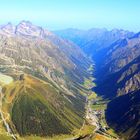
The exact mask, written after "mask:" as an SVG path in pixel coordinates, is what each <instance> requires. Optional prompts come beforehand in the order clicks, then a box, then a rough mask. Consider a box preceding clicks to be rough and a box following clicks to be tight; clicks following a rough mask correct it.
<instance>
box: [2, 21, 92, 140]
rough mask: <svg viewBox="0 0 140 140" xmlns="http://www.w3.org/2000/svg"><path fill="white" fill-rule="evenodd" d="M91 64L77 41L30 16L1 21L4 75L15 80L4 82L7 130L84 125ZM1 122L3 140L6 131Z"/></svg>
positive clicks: (52, 130) (20, 132) (58, 131)
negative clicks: (62, 36) (67, 38)
mask: <svg viewBox="0 0 140 140" xmlns="http://www.w3.org/2000/svg"><path fill="white" fill-rule="evenodd" d="M90 64H91V60H90V59H88V58H87V57H86V56H85V54H84V53H83V52H82V51H81V49H80V48H79V47H78V46H77V45H75V44H74V43H72V42H70V41H66V40H64V39H62V38H60V37H58V36H56V35H55V34H54V33H52V32H50V31H48V30H46V29H43V28H41V27H38V26H36V25H33V24H32V23H31V22H29V21H22V22H20V23H19V24H18V25H16V26H14V25H12V24H11V23H8V24H7V25H4V26H1V27H0V72H1V73H2V74H1V77H5V76H9V77H11V78H12V79H13V81H12V82H11V83H10V84H8V85H7V84H6V82H5V81H6V80H7V81H8V79H9V78H7V77H6V78H7V79H6V80H5V81H1V86H2V93H3V94H4V97H3V96H1V98H2V100H3V101H2V107H1V111H2V112H4V113H2V115H3V118H7V119H6V121H4V120H3V121H4V122H7V123H5V124H6V126H7V130H9V131H8V132H9V133H10V134H9V135H12V136H13V134H14V138H15V137H17V138H19V139H20V136H22V137H26V136H31V135H33V136H34V135H35V136H41V137H44V136H55V135H62V134H71V133H72V132H73V131H74V130H75V129H80V128H81V126H82V125H83V122H84V117H85V103H86V97H85V94H86V93H88V92H89V90H88V89H87V88H85V87H84V80H85V79H90V76H91V75H90V73H89V72H88V71H87V69H88V68H89V66H90ZM4 75H5V76H4ZM7 116H9V117H7ZM0 127H1V128H2V130H3V131H4V132H3V134H4V135H3V134H1V135H0V139H4V138H5V135H6V133H7V132H6V131H5V129H4V127H3V125H2V124H1V126H0ZM8 138H9V137H8ZM8 138H7V139H8ZM5 139H6V138H5ZM9 139H10V138H9Z"/></svg>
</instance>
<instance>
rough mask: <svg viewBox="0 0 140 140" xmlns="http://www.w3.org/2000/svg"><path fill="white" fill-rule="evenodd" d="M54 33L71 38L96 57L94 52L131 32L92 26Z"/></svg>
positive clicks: (87, 52)
mask: <svg viewBox="0 0 140 140" xmlns="http://www.w3.org/2000/svg"><path fill="white" fill-rule="evenodd" d="M55 33H56V34H57V35H59V36H61V37H63V38H65V39H68V40H71V41H73V42H74V43H76V44H77V45H79V46H80V47H81V48H82V49H83V50H84V52H86V54H88V56H89V55H90V56H93V57H96V53H99V51H100V50H101V49H102V48H106V47H109V46H110V45H111V44H112V43H113V42H115V41H117V40H119V39H123V38H126V37H130V36H132V35H133V32H129V31H125V30H119V29H113V30H111V31H109V30H107V29H105V28H103V29H98V28H93V29H90V30H77V29H66V30H60V31H55Z"/></svg>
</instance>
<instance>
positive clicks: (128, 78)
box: [57, 29, 140, 140]
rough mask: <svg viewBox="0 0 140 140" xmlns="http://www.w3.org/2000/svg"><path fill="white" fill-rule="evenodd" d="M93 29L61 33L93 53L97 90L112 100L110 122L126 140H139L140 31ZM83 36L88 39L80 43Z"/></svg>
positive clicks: (89, 54) (88, 54)
mask: <svg viewBox="0 0 140 140" xmlns="http://www.w3.org/2000/svg"><path fill="white" fill-rule="evenodd" d="M91 31H93V32H86V31H81V33H80V31H79V30H71V29H69V30H64V31H62V32H61V31H58V32H57V34H58V35H60V36H62V37H64V38H66V39H70V40H72V41H74V42H75V43H77V44H78V45H79V46H80V47H81V48H82V49H83V50H84V51H85V53H86V54H87V56H92V58H93V61H94V62H95V68H94V76H95V78H96V79H95V80H94V82H95V83H96V86H95V87H94V88H93V90H94V91H95V92H96V93H97V94H98V95H100V96H102V97H103V98H104V100H105V101H106V100H109V101H110V102H109V104H108V105H107V110H106V121H107V123H108V125H109V126H110V127H112V128H113V129H114V130H115V131H116V132H117V133H118V134H119V135H120V136H121V137H123V138H125V139H126V140H128V139H135V140H137V139H138V138H139V130H140V129H139V128H140V126H139V109H138V108H139V90H140V34H139V33H136V34H134V33H131V32H129V31H123V30H117V29H116V30H112V31H107V30H106V29H100V30H98V29H96V30H95V29H94V30H91ZM67 32H70V33H71V34H67ZM61 33H62V34H61ZM86 33H87V34H86ZM91 33H92V34H91ZM85 34H86V35H85ZM84 35H85V36H84ZM76 36H78V37H77V40H75V38H76ZM83 38H84V39H83ZM82 39H83V40H84V41H83V42H80V40H82ZM88 39H89V40H88ZM87 40H88V41H87ZM85 42H86V43H85ZM83 44H84V45H83ZM94 102H95V101H94ZM94 102H93V105H94Z"/></svg>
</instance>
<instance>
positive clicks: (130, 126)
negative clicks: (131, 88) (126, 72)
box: [106, 90, 140, 140]
mask: <svg viewBox="0 0 140 140" xmlns="http://www.w3.org/2000/svg"><path fill="white" fill-rule="evenodd" d="M139 105H140V90H138V91H136V92H131V93H129V94H126V95H123V96H120V97H118V98H116V99H114V100H113V101H111V102H110V103H109V104H108V109H107V114H106V117H107V121H108V122H109V124H110V125H111V126H112V127H113V128H114V129H115V130H116V131H117V132H118V133H119V134H120V135H121V136H123V137H124V138H125V139H126V140H128V139H129V140H138V139H139V137H140V119H139V118H140V108H139Z"/></svg>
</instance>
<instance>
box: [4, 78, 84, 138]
mask: <svg viewBox="0 0 140 140" xmlns="http://www.w3.org/2000/svg"><path fill="white" fill-rule="evenodd" d="M3 92H4V94H5V101H4V110H5V112H10V115H11V118H10V119H9V124H10V125H11V127H12V130H13V131H14V133H19V134H20V135H22V136H25V135H40V136H49V135H56V134H69V133H71V132H72V131H73V130H74V129H75V128H80V127H81V125H82V123H83V115H84V102H83V101H84V99H83V98H82V96H80V97H76V95H68V94H65V93H64V92H63V91H60V89H57V88H54V87H52V85H51V84H50V83H46V82H44V81H41V80H39V79H36V78H34V77H32V76H28V75H26V76H24V78H23V79H22V80H17V81H15V82H13V83H11V84H10V85H7V86H5V87H4V88H3ZM80 98H81V99H80Z"/></svg>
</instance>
